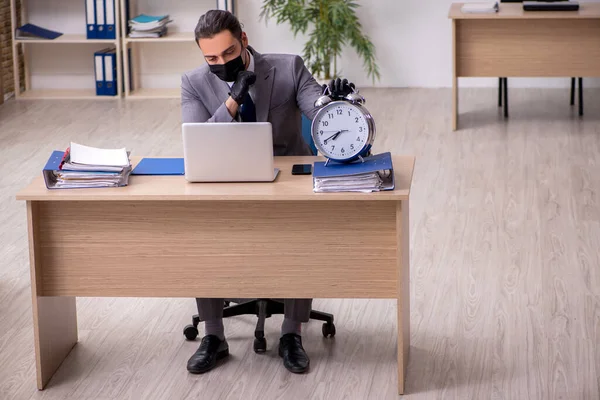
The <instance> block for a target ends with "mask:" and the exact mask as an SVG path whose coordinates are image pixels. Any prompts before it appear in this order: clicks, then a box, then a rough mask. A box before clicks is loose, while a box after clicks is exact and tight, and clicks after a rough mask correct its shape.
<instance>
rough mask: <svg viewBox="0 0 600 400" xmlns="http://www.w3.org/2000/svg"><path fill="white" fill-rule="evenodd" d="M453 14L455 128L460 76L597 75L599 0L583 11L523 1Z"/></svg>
mask: <svg viewBox="0 0 600 400" xmlns="http://www.w3.org/2000/svg"><path fill="white" fill-rule="evenodd" d="M462 4H463V3H454V4H452V6H451V7H450V14H449V18H451V19H452V54H453V56H452V57H453V60H452V67H453V76H452V129H453V130H456V129H458V78H462V77H573V76H575V77H599V76H600V3H580V4H581V6H580V9H579V11H568V12H567V11H564V12H563V11H561V12H557V11H540V12H532V11H523V5H522V4H521V3H513V4H507V3H502V4H500V11H499V12H498V13H494V14H463V13H462V11H461V7H462Z"/></svg>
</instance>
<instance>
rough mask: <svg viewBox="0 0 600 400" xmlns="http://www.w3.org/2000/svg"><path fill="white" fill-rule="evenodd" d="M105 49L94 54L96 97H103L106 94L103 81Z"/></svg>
mask: <svg viewBox="0 0 600 400" xmlns="http://www.w3.org/2000/svg"><path fill="white" fill-rule="evenodd" d="M105 52H106V49H103V50H99V51H97V52H95V53H94V75H95V80H96V96H104V94H105V93H106V81H105V80H104V53H105Z"/></svg>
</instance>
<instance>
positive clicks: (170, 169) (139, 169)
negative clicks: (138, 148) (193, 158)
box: [131, 158, 185, 175]
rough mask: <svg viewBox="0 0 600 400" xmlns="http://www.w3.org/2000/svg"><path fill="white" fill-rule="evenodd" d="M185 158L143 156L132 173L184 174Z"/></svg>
mask: <svg viewBox="0 0 600 400" xmlns="http://www.w3.org/2000/svg"><path fill="white" fill-rule="evenodd" d="M184 173H185V167H184V164H183V158H142V160H141V161H140V163H139V164H138V165H137V166H136V167H135V168H134V169H133V171H132V172H131V174H132V175H183V174H184Z"/></svg>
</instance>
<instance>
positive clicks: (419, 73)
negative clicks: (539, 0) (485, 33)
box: [27, 0, 600, 88]
mask: <svg viewBox="0 0 600 400" xmlns="http://www.w3.org/2000/svg"><path fill="white" fill-rule="evenodd" d="M594 1H600V0H594ZM237 2H238V16H239V18H240V20H241V21H242V23H243V24H244V29H245V31H246V32H247V33H248V36H249V39H250V43H251V45H253V46H254V47H255V48H256V50H257V51H259V52H263V53H265V52H285V53H295V54H302V48H303V45H304V38H303V37H302V36H299V37H297V38H294V37H293V35H292V33H291V31H290V30H289V27H288V26H287V25H276V23H275V21H274V20H269V21H268V22H267V21H264V20H263V21H260V20H259V14H260V11H261V5H262V0H237ZM358 2H359V4H361V8H360V9H359V13H360V14H359V15H360V20H361V23H362V24H363V30H364V32H365V33H366V34H367V35H368V36H369V37H370V38H371V40H372V42H373V43H374V45H375V47H376V51H377V59H378V62H379V67H380V72H381V80H380V81H378V82H376V83H375V86H378V87H449V86H450V85H451V72H452V71H451V55H452V50H451V49H452V46H451V22H450V20H449V19H448V9H449V7H450V4H451V3H452V0H371V1H369V0H358ZM27 3H28V11H29V15H30V22H32V23H37V24H40V25H42V26H44V27H47V28H50V29H56V30H59V31H62V32H65V33H84V32H85V25H84V23H85V22H84V19H83V18H84V17H83V10H84V2H83V0H52V1H47V0H28V1H27ZM136 3H138V4H139V5H140V6H139V8H138V10H137V11H138V12H140V13H141V12H143V13H147V14H170V15H171V17H172V18H173V19H174V22H173V23H172V24H170V25H169V29H171V30H172V31H190V32H191V31H193V29H194V27H195V25H196V22H197V20H198V18H199V16H200V15H201V14H202V13H203V12H204V11H206V10H207V9H209V8H211V7H214V4H215V0H178V1H177V2H165V1H161V0H137V1H136ZM143 4H145V5H146V6H142V5H143ZM67 6H69V7H71V11H66V10H67ZM29 46H30V48H31V51H30V60H31V63H32V64H31V65H32V67H31V71H32V75H33V76H32V85H33V86H34V87H90V88H91V87H93V86H94V82H93V79H92V78H91V75H90V73H91V71H93V62H92V56H91V54H92V53H93V51H94V50H97V49H98V48H102V47H104V46H102V45H52V46H50V45H29ZM141 59H142V65H141V69H142V85H143V86H147V87H179V84H180V74H181V72H182V71H184V70H187V69H190V68H193V67H194V66H196V65H200V64H201V63H202V62H203V59H202V57H201V54H200V53H199V50H198V48H197V47H196V46H195V45H194V44H193V43H190V44H187V43H181V44H173V43H159V44H144V45H142V51H141ZM338 66H339V68H340V69H341V72H342V74H343V75H344V76H345V77H348V79H350V80H351V81H353V82H355V83H356V84H358V85H359V86H360V87H365V86H373V83H372V82H371V80H370V79H369V78H368V77H367V76H366V73H365V72H364V70H363V67H362V61H361V60H360V59H359V58H358V57H357V56H356V54H355V52H354V50H353V49H351V48H347V49H346V52H345V53H344V55H343V57H342V59H341V60H340V61H339V62H338ZM569 84H570V80H569V79H568V77H565V78H552V79H544V78H539V79H531V78H511V86H513V87H516V86H521V87H567V86H568V85H569ZM460 85H461V86H491V87H495V86H496V85H497V79H494V78H486V79H461V81H460ZM585 85H586V86H588V87H590V86H600V80H598V79H586V82H585Z"/></svg>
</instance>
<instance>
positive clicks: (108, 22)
mask: <svg viewBox="0 0 600 400" xmlns="http://www.w3.org/2000/svg"><path fill="white" fill-rule="evenodd" d="M115 9H116V7H115V0H104V38H105V39H116V38H117V30H116V29H115V20H116V12H115Z"/></svg>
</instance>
